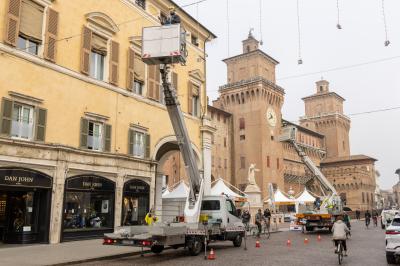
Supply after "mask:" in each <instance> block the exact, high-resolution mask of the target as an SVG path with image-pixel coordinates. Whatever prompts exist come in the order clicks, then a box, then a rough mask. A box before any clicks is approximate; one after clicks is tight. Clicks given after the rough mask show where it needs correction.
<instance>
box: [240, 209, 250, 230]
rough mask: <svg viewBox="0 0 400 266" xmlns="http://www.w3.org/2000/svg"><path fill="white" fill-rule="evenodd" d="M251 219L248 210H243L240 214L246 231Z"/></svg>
mask: <svg viewBox="0 0 400 266" xmlns="http://www.w3.org/2000/svg"><path fill="white" fill-rule="evenodd" d="M250 219H251V214H250V212H249V211H248V210H244V211H243V213H242V223H243V224H244V226H245V228H246V231H248V230H249V223H250Z"/></svg>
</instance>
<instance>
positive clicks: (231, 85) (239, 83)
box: [219, 76, 285, 93]
mask: <svg viewBox="0 0 400 266" xmlns="http://www.w3.org/2000/svg"><path fill="white" fill-rule="evenodd" d="M257 82H262V83H264V84H265V85H267V86H270V87H272V88H273V89H275V90H277V91H279V92H283V93H284V92H285V90H284V89H283V88H282V87H280V86H278V85H276V84H275V83H273V82H272V81H269V80H267V79H265V78H263V77H261V76H259V77H254V78H251V79H246V80H241V81H237V82H234V83H229V84H226V85H223V86H220V87H219V91H220V92H221V91H223V90H226V89H233V88H236V87H241V86H244V85H249V84H253V83H257Z"/></svg>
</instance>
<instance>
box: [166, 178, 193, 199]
mask: <svg viewBox="0 0 400 266" xmlns="http://www.w3.org/2000/svg"><path fill="white" fill-rule="evenodd" d="M188 195H189V187H188V186H187V185H186V184H185V182H183V181H182V182H180V183H179V184H178V185H177V186H176V187H175V188H174V189H173V190H172V191H170V192H169V193H166V192H164V193H163V195H162V198H163V199H186V198H187V196H188Z"/></svg>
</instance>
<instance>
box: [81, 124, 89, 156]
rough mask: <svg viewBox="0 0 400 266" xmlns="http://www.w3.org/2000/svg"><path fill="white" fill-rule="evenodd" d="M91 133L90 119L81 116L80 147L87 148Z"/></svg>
mask: <svg viewBox="0 0 400 266" xmlns="http://www.w3.org/2000/svg"><path fill="white" fill-rule="evenodd" d="M88 133H89V120H87V119H85V118H81V138H80V145H79V146H80V147H81V148H85V149H86V148H87V139H88Z"/></svg>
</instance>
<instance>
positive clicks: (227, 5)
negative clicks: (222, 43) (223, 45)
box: [226, 0, 230, 57]
mask: <svg viewBox="0 0 400 266" xmlns="http://www.w3.org/2000/svg"><path fill="white" fill-rule="evenodd" d="M228 1H229V0H226V26H227V31H226V33H227V35H228V36H227V48H228V57H229V56H230V52H229V50H230V47H229V45H230V43H229V42H230V33H229V23H230V22H229V3H228Z"/></svg>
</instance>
